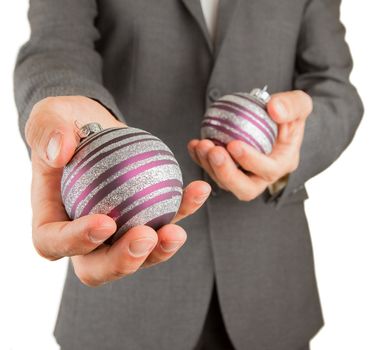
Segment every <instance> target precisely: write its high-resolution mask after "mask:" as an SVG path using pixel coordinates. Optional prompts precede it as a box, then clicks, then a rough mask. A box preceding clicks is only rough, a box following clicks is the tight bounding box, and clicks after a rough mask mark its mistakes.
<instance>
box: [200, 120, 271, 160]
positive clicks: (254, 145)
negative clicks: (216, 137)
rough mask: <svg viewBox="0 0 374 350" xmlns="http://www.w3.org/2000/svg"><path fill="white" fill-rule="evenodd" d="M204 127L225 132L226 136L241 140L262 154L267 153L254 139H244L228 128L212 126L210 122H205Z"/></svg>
mask: <svg viewBox="0 0 374 350" xmlns="http://www.w3.org/2000/svg"><path fill="white" fill-rule="evenodd" d="M203 126H208V127H210V128H213V129H216V130H219V131H221V132H223V133H224V134H227V135H229V136H231V137H232V138H233V139H238V140H241V141H243V142H245V143H246V144H248V145H250V146H252V147H254V148H256V149H257V150H260V151H261V152H263V153H265V151H264V149H263V148H262V146H261V145H260V144H258V142H256V141H255V140H254V139H253V138H251V139H250V140H248V139H246V138H245V137H243V136H242V135H239V134H237V133H235V132H233V131H231V130H229V129H228V128H226V127H225V126H223V125H215V124H212V123H209V122H203ZM252 142H253V143H252Z"/></svg>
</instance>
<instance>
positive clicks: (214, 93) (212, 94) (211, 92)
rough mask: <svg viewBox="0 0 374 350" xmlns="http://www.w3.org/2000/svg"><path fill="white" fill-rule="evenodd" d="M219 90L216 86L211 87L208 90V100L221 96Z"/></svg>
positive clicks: (214, 99)
mask: <svg viewBox="0 0 374 350" xmlns="http://www.w3.org/2000/svg"><path fill="white" fill-rule="evenodd" d="M221 95H222V94H221V91H220V90H219V89H218V88H211V89H210V90H209V92H208V97H209V100H210V101H212V102H214V101H216V100H218V99H219V98H220V97H221Z"/></svg>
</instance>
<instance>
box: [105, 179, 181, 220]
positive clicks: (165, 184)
mask: <svg viewBox="0 0 374 350" xmlns="http://www.w3.org/2000/svg"><path fill="white" fill-rule="evenodd" d="M174 186H179V187H181V188H182V186H183V184H182V183H181V182H180V181H179V180H176V179H173V180H165V181H161V182H157V183H155V184H153V185H151V186H148V187H146V188H144V189H142V190H141V191H139V192H137V193H135V194H134V195H132V196H131V197H128V198H126V199H125V200H124V201H123V202H122V203H120V204H119V205H117V206H116V207H115V208H114V209H113V210H112V211H111V212H110V213H109V214H107V215H108V216H110V217H111V218H113V219H115V218H117V217H119V216H120V215H121V211H122V210H123V209H125V208H126V207H128V206H130V205H132V204H133V203H134V202H135V201H137V200H139V199H141V198H143V197H145V196H147V195H149V194H151V193H153V192H155V191H157V190H160V189H162V188H166V187H174Z"/></svg>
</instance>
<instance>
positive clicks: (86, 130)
mask: <svg viewBox="0 0 374 350" xmlns="http://www.w3.org/2000/svg"><path fill="white" fill-rule="evenodd" d="M75 126H76V127H77V129H78V135H79V136H80V137H81V138H82V139H83V138H86V137H88V136H91V135H92V134H94V133H96V132H100V131H102V130H103V127H102V126H101V125H100V124H99V123H88V124H85V125H83V126H82V124H81V123H80V122H78V121H77V120H76V121H75Z"/></svg>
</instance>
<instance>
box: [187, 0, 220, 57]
mask: <svg viewBox="0 0 374 350" xmlns="http://www.w3.org/2000/svg"><path fill="white" fill-rule="evenodd" d="M181 1H182V2H183V4H184V5H185V6H186V8H187V9H188V11H189V12H190V14H191V15H192V17H193V18H194V19H195V21H196V22H197V24H198V26H199V27H200V30H201V32H202V35H203V36H204V39H205V41H206V43H207V45H208V47H209V51H210V52H211V53H213V44H212V41H211V39H210V35H209V32H208V28H207V26H206V23H205V18H204V14H203V10H202V8H201V3H200V0H181Z"/></svg>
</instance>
